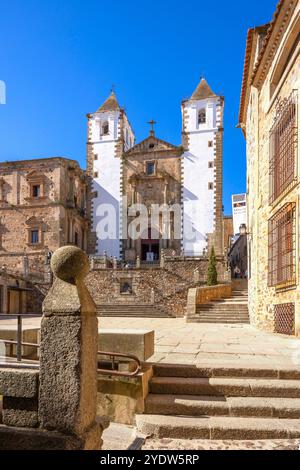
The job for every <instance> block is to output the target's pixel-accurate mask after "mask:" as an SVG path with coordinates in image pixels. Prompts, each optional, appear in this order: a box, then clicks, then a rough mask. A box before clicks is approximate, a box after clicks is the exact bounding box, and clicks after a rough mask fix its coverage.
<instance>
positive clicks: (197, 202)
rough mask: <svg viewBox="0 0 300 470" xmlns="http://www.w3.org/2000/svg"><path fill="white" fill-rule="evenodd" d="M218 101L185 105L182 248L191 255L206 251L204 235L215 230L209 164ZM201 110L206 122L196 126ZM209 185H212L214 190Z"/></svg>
mask: <svg viewBox="0 0 300 470" xmlns="http://www.w3.org/2000/svg"><path fill="white" fill-rule="evenodd" d="M217 100H218V99H217V98H216V99H214V98H212V99H209V100H204V101H187V102H186V103H184V109H185V111H186V112H185V124H186V126H185V130H186V132H188V133H189V149H188V151H187V152H185V153H184V155H183V249H184V251H185V253H186V254H188V255H190V256H193V255H194V256H197V255H201V254H202V253H203V250H205V249H207V234H209V233H213V232H214V229H215V184H216V182H215V167H214V165H213V168H209V162H214V160H215V155H214V151H215V132H216V131H217V128H216V115H217V113H216V110H217ZM202 108H205V109H206V123H205V124H200V125H199V124H198V113H199V111H200V109H202ZM209 141H212V142H213V146H212V147H209V145H208V143H209ZM209 183H213V184H214V189H213V190H210V189H209ZM190 235H192V236H193V239H192V240H191V239H190Z"/></svg>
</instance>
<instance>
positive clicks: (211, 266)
mask: <svg viewBox="0 0 300 470" xmlns="http://www.w3.org/2000/svg"><path fill="white" fill-rule="evenodd" d="M217 284H218V272H217V259H216V253H215V249H214V247H212V250H211V253H210V257H209V263H208V269H207V285H208V286H216V285H217Z"/></svg>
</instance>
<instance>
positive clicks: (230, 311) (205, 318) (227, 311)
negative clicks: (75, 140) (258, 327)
mask: <svg viewBox="0 0 300 470" xmlns="http://www.w3.org/2000/svg"><path fill="white" fill-rule="evenodd" d="M187 322H188V323H225V324H226V323H227V324H240V323H242V324H249V323H250V320H249V312H248V290H247V288H245V287H244V286H243V285H242V287H241V285H240V284H237V285H236V284H234V285H233V291H232V296H231V297H229V298H227V299H222V300H215V301H213V302H210V303H208V304H205V305H199V306H198V307H197V311H196V315H195V316H193V317H188V318H187Z"/></svg>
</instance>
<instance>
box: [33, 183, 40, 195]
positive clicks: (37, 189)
mask: <svg viewBox="0 0 300 470" xmlns="http://www.w3.org/2000/svg"><path fill="white" fill-rule="evenodd" d="M40 196H41V186H40V185H39V184H34V185H32V197H40Z"/></svg>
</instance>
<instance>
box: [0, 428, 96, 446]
mask: <svg viewBox="0 0 300 470" xmlns="http://www.w3.org/2000/svg"><path fill="white" fill-rule="evenodd" d="M97 427H98V425H97ZM95 432H96V435H98V429H97V428H95V427H94V428H92V429H91V430H90V431H89V432H88V433H87V434H88V435H86V436H85V439H80V438H78V437H75V436H70V435H66V434H62V433H59V432H54V431H45V430H40V429H26V428H12V427H8V426H1V425H0V451H1V450H45V449H47V450H91V448H92V446H91V445H90V443H91V442H94V440H95V439H94V434H95ZM99 450H100V447H99Z"/></svg>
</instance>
